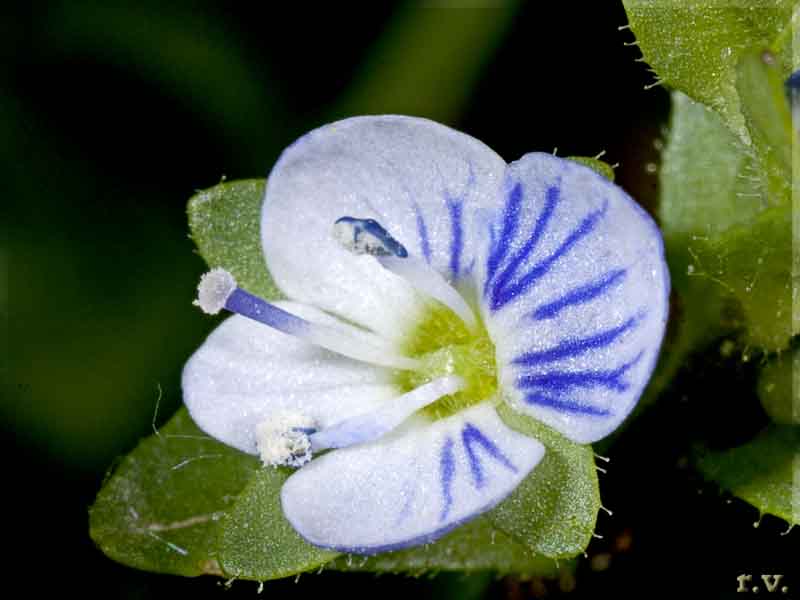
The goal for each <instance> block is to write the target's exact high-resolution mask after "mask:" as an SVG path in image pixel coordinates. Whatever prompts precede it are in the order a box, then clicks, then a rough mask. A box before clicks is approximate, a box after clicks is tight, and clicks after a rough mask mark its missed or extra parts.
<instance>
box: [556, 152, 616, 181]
mask: <svg viewBox="0 0 800 600" xmlns="http://www.w3.org/2000/svg"><path fill="white" fill-rule="evenodd" d="M567 160H571V161H572V162H576V163H578V164H580V165H583V166H584V167H589V168H590V169H591V170H592V171H595V172H596V173H599V174H600V175H602V176H603V177H605V178H606V179H608V180H609V181H614V169H613V168H612V167H611V165H609V164H608V163H607V162H603V161H602V160H600V159H599V158H590V157H588V156H568V157H567Z"/></svg>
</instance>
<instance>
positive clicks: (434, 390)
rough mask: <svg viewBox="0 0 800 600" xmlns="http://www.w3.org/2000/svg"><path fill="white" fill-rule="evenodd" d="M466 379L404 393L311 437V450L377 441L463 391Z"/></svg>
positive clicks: (447, 378)
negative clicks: (441, 401) (431, 405)
mask: <svg viewBox="0 0 800 600" xmlns="http://www.w3.org/2000/svg"><path fill="white" fill-rule="evenodd" d="M463 387H464V380H463V379H461V377H458V376H457V375H447V376H445V377H440V378H439V379H434V380H433V381H431V382H429V383H426V384H425V385H421V386H419V387H418V388H416V389H414V390H412V391H410V392H408V393H407V394H403V395H402V396H399V397H397V398H393V399H392V400H391V401H389V402H387V403H386V404H385V405H383V407H382V408H379V409H378V410H375V411H373V412H371V413H367V414H364V415H359V416H357V417H352V418H350V419H345V420H344V421H341V422H339V423H336V424H335V425H332V426H331V427H328V428H326V429H323V430H322V431H318V432H316V433H313V434H311V436H310V440H311V449H312V450H313V451H315V452H317V451H319V450H324V449H326V448H344V447H347V446H352V445H354V444H363V443H364V442H369V441H372V440H376V439H378V438H380V437H382V436H384V435H386V434H387V433H389V432H390V431H391V430H393V429H394V428H396V427H397V426H398V425H400V424H401V423H402V422H403V421H405V420H406V419H408V417H410V416H411V415H412V414H414V413H415V412H417V411H418V410H419V409H421V408H424V407H426V406H428V405H430V404H432V403H434V402H436V401H437V400H438V399H439V398H441V397H442V396H447V395H449V394H455V393H456V392H458V391H459V390H461V389H463Z"/></svg>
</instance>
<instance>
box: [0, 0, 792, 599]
mask: <svg viewBox="0 0 800 600" xmlns="http://www.w3.org/2000/svg"><path fill="white" fill-rule="evenodd" d="M275 4H277V3H275ZM337 4H338V3H331V5H323V3H297V4H296V5H295V6H296V7H295V8H286V7H280V8H277V7H276V6H273V5H272V4H271V3H260V5H259V8H250V7H243V6H236V7H235V8H234V5H233V3H229V4H225V3H210V2H171V3H162V2H154V1H145V2H135V3H134V2H104V3H84V2H64V3H56V2H48V3H30V4H27V5H25V6H18V7H16V9H13V10H12V11H11V12H10V13H9V14H7V15H6V16H5V18H3V19H2V25H0V34H2V40H3V41H2V42H0V43H2V46H0V47H1V48H2V50H3V52H4V54H5V55H6V58H7V60H5V61H3V62H4V65H5V66H4V67H3V71H2V75H3V79H4V80H5V83H4V85H3V92H2V96H1V97H0V109H1V110H2V114H0V117H2V118H1V119H0V139H2V141H3V144H2V148H3V155H2V161H0V162H2V165H1V166H0V169H2V171H0V174H3V178H2V179H3V183H4V185H3V192H4V193H3V195H4V199H3V202H2V206H3V218H2V224H1V225H0V231H2V240H3V243H2V246H0V269H2V274H3V279H2V280H0V291H2V294H0V309H2V317H3V320H2V321H3V322H2V327H3V328H5V329H6V331H3V332H2V333H3V335H2V339H3V341H4V348H3V352H2V363H0V368H2V371H3V388H2V391H3V396H2V401H0V411H1V412H0V415H1V416H2V432H1V433H2V437H0V444H2V446H0V447H2V449H3V450H4V451H5V452H4V457H5V458H6V460H5V461H4V462H5V465H6V466H7V467H10V469H11V475H12V476H11V478H10V479H7V481H10V482H11V484H10V485H8V487H7V488H6V490H7V491H6V493H5V494H4V497H5V498H4V499H5V500H6V501H10V506H9V508H8V509H7V510H5V511H4V513H5V515H4V516H5V517H6V520H7V522H8V523H9V524H10V528H9V530H10V534H11V535H10V540H11V542H10V543H7V546H8V547H9V548H10V549H11V550H12V552H13V555H14V559H13V562H12V563H11V565H10V566H9V565H6V578H7V580H9V579H17V578H21V575H22V574H23V573H30V574H31V575H30V576H31V577H32V578H26V579H24V580H22V581H21V583H22V585H23V586H25V588H26V590H28V591H27V592H26V593H28V594H30V595H33V596H38V595H43V596H52V595H56V594H59V595H60V594H66V593H67V592H68V591H71V590H74V591H77V592H79V593H81V594H83V595H99V596H103V597H109V598H117V597H119V598H140V597H167V596H168V595H176V594H178V595H183V594H186V595H189V594H191V595H192V596H193V597H212V596H213V597H219V596H223V595H224V597H227V598H232V597H240V596H241V597H252V595H253V594H254V593H255V585H254V584H251V583H246V582H239V583H236V584H234V585H233V586H232V589H231V590H228V591H225V590H223V589H222V588H220V587H219V584H218V582H217V581H216V580H213V579H210V578H203V579H197V580H188V579H183V578H179V577H172V576H163V575H156V574H149V573H142V572H138V571H135V570H132V569H128V568H126V567H123V566H120V565H117V564H115V563H113V562H112V561H111V560H110V559H107V558H106V557H105V556H103V555H102V554H101V553H100V552H99V551H98V550H97V549H96V548H95V547H94V546H93V544H92V542H91V540H90V539H89V536H88V521H87V510H88V507H89V505H90V504H91V502H92V500H93V498H94V495H95V493H96V492H97V490H98V489H99V487H100V484H101V482H102V479H103V474H104V473H105V471H106V469H107V468H108V466H109V465H110V464H111V463H112V462H113V460H114V459H115V457H117V456H119V455H121V454H124V453H125V452H127V451H129V450H130V449H132V448H133V446H134V445H135V444H136V442H137V440H138V439H139V438H140V437H142V436H145V435H147V434H148V433H150V427H151V419H152V415H153V409H154V407H155V402H156V398H157V396H158V388H159V386H160V388H161V389H162V390H163V393H164V396H163V399H162V401H161V412H160V414H159V415H158V417H157V421H158V423H162V422H163V421H164V420H166V419H167V418H168V416H169V415H170V414H171V413H172V412H174V410H175V409H176V408H177V407H178V406H179V404H180V390H179V383H178V382H179V374H180V370H181V367H182V364H183V362H184V361H185V360H186V358H187V357H188V356H189V354H190V353H191V352H192V350H193V349H194V348H195V347H197V346H198V344H199V343H200V342H201V341H202V339H203V338H204V336H205V335H206V333H207V332H208V331H209V329H210V327H211V325H212V323H211V322H209V320H207V319H205V318H203V316H202V315H201V314H200V312H199V311H197V310H194V309H193V308H192V306H191V304H190V302H191V300H192V298H193V296H194V287H195V285H196V282H197V280H198V277H199V275H200V273H201V272H202V271H203V263H202V260H201V259H200V258H199V257H198V256H197V255H196V254H195V253H194V252H193V246H192V243H191V241H190V240H189V239H188V237H187V235H188V233H187V223H186V215H185V204H186V201H187V199H188V198H189V197H190V196H191V195H192V194H193V193H194V191H195V190H198V189H202V188H205V187H208V186H211V185H213V184H215V183H217V182H218V181H220V179H221V178H223V177H227V178H228V179H236V178H247V177H264V176H266V174H267V173H268V171H269V169H270V167H271V165H272V163H273V162H274V160H275V158H276V157H277V155H278V153H279V152H280V150H281V149H282V148H283V147H285V146H286V145H288V144H289V143H290V142H292V141H293V140H294V139H295V138H296V137H298V136H299V135H301V134H302V133H304V132H306V131H308V130H309V129H311V128H313V127H315V126H317V125H321V124H323V123H326V122H329V121H332V120H335V119H337V118H340V117H344V116H349V115H352V114H363V113H407V114H416V115H419V116H427V117H431V118H434V119H436V120H439V121H442V122H445V123H446V124H448V125H451V126H453V127H455V128H457V129H460V130H462V131H465V132H467V133H469V134H471V135H473V136H474V137H476V138H478V139H480V140H482V141H483V142H485V143H486V144H488V145H489V146H490V147H492V148H494V149H495V150H496V151H497V152H499V153H500V155H501V156H503V157H504V158H506V159H507V160H514V159H516V158H518V157H519V156H520V155H522V154H523V153H525V152H528V151H533V150H539V151H553V149H554V148H556V147H557V148H558V154H559V155H561V156H567V155H588V156H592V155H595V154H597V153H598V152H600V151H601V150H605V151H607V154H606V156H605V157H604V159H605V160H607V161H608V162H610V163H612V164H613V163H619V167H618V168H617V170H616V174H617V181H618V182H619V183H620V184H621V185H622V186H623V187H625V188H626V189H628V191H629V192H631V193H632V194H633V195H634V196H635V197H637V198H638V199H640V201H641V202H642V203H643V204H644V205H645V206H647V207H648V208H649V209H651V210H653V209H654V208H655V206H656V202H657V189H656V183H657V174H654V173H653V172H652V171H653V170H654V168H653V167H654V165H655V164H657V161H658V151H657V148H658V145H659V140H660V138H661V137H662V136H663V132H664V128H665V127H666V125H667V118H668V110H669V97H668V94H667V92H666V91H665V90H663V89H662V88H654V89H650V90H645V89H644V87H645V85H647V84H649V83H650V82H651V81H652V80H653V76H652V75H651V74H650V73H648V72H647V66H646V65H645V64H643V63H640V62H635V61H634V59H636V58H638V57H639V51H638V50H637V49H636V48H635V47H626V46H624V45H623V43H624V42H630V41H631V40H632V39H633V38H632V35H631V34H630V32H628V31H625V30H621V31H620V30H618V27H619V26H621V25H624V24H625V23H626V18H625V14H624V11H623V9H622V7H621V4H619V3H617V2H571V3H569V2H566V3H558V4H557V6H556V3H547V9H546V10H545V9H543V8H542V6H543V4H544V3H539V2H518V3H512V2H511V1H510V0H509V1H506V2H503V1H501V0H498V1H497V2H493V3H492V2H483V3H481V6H483V8H480V9H475V8H456V6H463V5H464V4H467V3H461V4H457V3H454V2H451V3H450V4H448V5H446V6H450V7H451V8H447V9H443V8H441V7H442V6H443V4H441V3H439V5H438V6H439V8H427V7H429V6H430V5H427V4H424V3H422V2H401V3H396V2H376V3H362V4H348V3H342V5H341V6H338V5H337ZM470 4H472V5H475V3H474V2H473V3H470ZM425 11H427V13H426V12H425ZM476 11H478V12H476ZM421 13H425V14H422V15H421ZM420 15H421V16H420ZM476 15H477V19H478V20H480V21H483V22H484V23H485V24H486V26H485V29H486V30H493V31H496V36H494V37H492V36H488V37H486V36H483V37H481V35H478V37H477V38H475V39H476V40H477V41H475V42H470V41H469V40H470V39H472V38H471V37H470V36H473V35H474V32H473V33H470V32H471V31H473V30H474V29H475V26H474V22H475V20H476ZM418 23H425V24H426V25H425V27H422V26H416V25H415V24H418ZM462 23H463V28H462V27H461V24H462ZM503 23H505V25H503ZM470 28H471V29H470ZM464 39H467V40H468V41H467V43H466V44H465V42H464ZM454 47H455V48H462V49H463V48H466V50H461V51H459V52H456V53H454V56H453V57H451V58H450V61H449V63H448V64H449V65H450V66H449V67H448V68H447V69H443V70H442V71H441V73H438V74H437V73H434V74H433V76H428V77H427V78H425V77H422V76H420V77H419V80H418V81H417V80H415V79H414V77H415V74H417V73H419V72H423V71H424V69H425V63H426V62H428V61H429V60H433V58H435V57H437V56H440V55H442V53H444V54H447V52H450V51H451V50H449V49H452V48H454ZM406 81H408V85H406V83H405V82H406ZM3 286H5V289H3ZM712 372H713V373H716V374H717V375H716V376H714V378H712V377H711V376H707V374H708V373H712ZM752 395H753V388H752V373H750V372H749V371H748V370H747V369H745V370H742V369H741V368H739V367H737V368H732V367H729V366H728V365H725V364H720V363H719V362H718V360H717V359H711V360H709V359H705V361H700V360H697V361H695V362H694V363H693V364H692V365H688V366H687V369H685V370H684V372H683V374H682V375H681V377H680V378H679V380H678V381H677V383H676V384H675V385H674V386H673V387H672V388H671V389H670V390H669V391H668V392H667V393H666V394H665V395H664V396H663V397H662V398H661V400H660V402H659V403H658V404H657V405H656V406H655V407H654V408H652V409H650V410H649V411H648V412H647V413H646V414H645V415H644V417H643V418H641V419H640V420H639V421H637V422H636V423H635V425H634V426H632V427H630V428H629V429H628V430H627V431H626V432H625V435H623V436H620V437H619V440H618V441H617V442H616V443H615V444H614V445H613V446H612V447H611V448H610V449H609V450H608V451H607V454H609V455H610V456H611V458H612V462H611V465H610V466H609V473H608V474H607V475H601V492H602V494H603V499H604V504H605V505H606V506H608V507H609V508H611V509H612V510H613V511H614V515H613V516H608V515H606V514H605V513H601V514H600V516H599V522H598V532H599V533H600V534H602V535H603V536H604V538H603V539H596V540H594V541H593V542H592V544H591V546H590V547H589V550H588V554H589V559H588V560H585V559H582V560H581V561H580V562H579V565H578V569H577V574H576V580H575V584H576V587H575V590H574V591H573V592H572V593H571V594H569V597H573V598H597V597H637V598H639V597H651V596H661V595H666V596H671V597H674V596H676V595H680V596H681V597H697V598H709V597H711V598H717V597H719V598H733V597H736V596H737V595H735V594H734V591H735V589H736V580H735V577H736V575H738V574H740V573H752V574H753V575H754V578H758V575H759V574H760V573H769V574H772V573H785V574H786V575H787V577H788V579H787V580H786V583H787V584H788V585H790V587H793V590H792V591H793V592H794V595H796V596H797V597H800V570H798V569H796V567H797V562H798V561H797V539H798V533H797V532H796V531H795V532H792V533H791V534H790V535H787V536H781V535H780V533H781V532H783V531H784V530H785V524H783V523H781V522H779V521H778V520H777V519H772V518H769V517H767V518H765V519H764V521H763V523H761V526H760V527H758V528H754V527H753V523H754V522H755V521H757V519H758V515H757V511H756V510H755V509H753V508H752V507H749V506H748V505H746V504H745V503H743V502H741V501H739V500H736V499H730V498H728V497H727V496H726V495H724V494H721V493H720V492H719V491H718V490H717V489H716V487H715V486H713V485H709V484H706V483H704V482H702V481H701V480H700V479H699V478H698V477H697V476H696V475H695V474H694V472H693V470H692V469H691V468H690V464H689V461H688V458H687V457H688V456H689V451H690V449H691V447H692V444H694V443H696V442H697V441H698V440H704V441H706V442H707V443H710V444H711V445H712V446H715V447H725V446H728V445H733V444H735V443H740V442H741V441H743V440H746V439H747V438H748V436H750V435H751V434H752V433H753V432H754V431H755V430H756V429H757V428H758V426H759V425H760V424H761V423H763V422H764V416H763V414H761V413H760V411H759V410H758V409H757V408H755V409H753V408H751V407H752V406H756V407H757V403H755V402H753V401H752ZM745 407H750V408H745ZM723 409H724V410H723ZM720 415H724V416H722V417H721V416H720ZM721 419H722V420H721ZM7 539H9V536H7ZM792 546H793V548H792ZM598 555H601V558H595V557H597V556H598ZM606 555H607V556H606ZM606 559H610V563H609V566H608V568H607V569H598V567H600V566H602V565H601V564H599V563H601V562H603V561H605V560H606ZM593 567H594V568H593ZM793 568H794V569H796V572H795V573H794V578H793V579H792V569H793ZM480 581H481V579H480V578H478V579H471V580H465V579H463V578H462V577H461V576H453V575H450V576H440V577H438V578H435V579H432V580H430V579H422V580H418V579H411V578H404V577H395V576H381V577H377V578H375V577H373V576H369V575H348V574H336V573H330V574H323V575H322V576H314V575H304V576H303V577H302V578H301V579H300V581H299V583H296V584H295V583H294V581H293V580H292V581H281V582H271V583H267V585H266V589H265V592H264V594H265V597H289V595H294V596H295V597H297V595H298V594H299V595H300V597H304V596H306V595H308V596H311V595H312V594H314V595H325V596H330V595H331V594H332V593H333V591H337V592H341V593H345V594H347V596H348V597H356V598H360V597H370V598H372V597H375V596H377V595H379V594H382V595H385V594H388V593H402V594H406V595H407V594H415V595H416V596H418V597H419V598H426V597H437V598H438V597H444V595H445V594H450V595H451V597H464V598H466V597H467V596H466V594H467V592H468V591H469V590H470V589H473V590H474V589H479V588H480ZM568 584H569V582H564V581H562V582H561V587H570V585H568ZM792 584H794V585H793V586H792ZM471 586H472V587H471ZM459 590H460V591H459ZM545 591H546V592H547V593H548V594H549V596H550V597H553V596H559V595H560V594H561V593H562V592H560V591H559V582H557V581H556V582H546V583H542V582H534V583H533V584H530V583H520V582H517V581H515V580H513V579H506V580H497V581H493V582H492V583H491V584H490V585H489V587H488V589H487V592H486V593H487V594H488V596H487V597H496V598H510V599H516V598H526V597H533V596H534V595H537V594H538V595H541V594H542V593H545ZM792 595H793V594H789V595H788V597H791V596H792ZM782 596H783V597H787V595H785V594H784V595H782Z"/></svg>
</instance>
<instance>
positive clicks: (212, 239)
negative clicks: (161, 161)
mask: <svg viewBox="0 0 800 600" xmlns="http://www.w3.org/2000/svg"><path fill="white" fill-rule="evenodd" d="M265 189H266V181H265V180H263V179H244V180H241V181H231V182H228V183H220V184H219V185H216V186H214V187H212V188H209V189H207V190H203V191H202V192H200V193H198V194H196V195H194V196H192V198H191V199H190V200H189V205H188V207H187V212H188V213H189V227H190V229H191V232H192V239H193V240H194V243H195V244H197V249H198V251H199V252H200V256H202V257H203V258H204V259H205V261H206V263H208V266H209V267H211V268H213V267H224V268H225V269H227V270H228V271H230V272H231V273H233V276H234V277H235V278H236V281H237V282H238V283H239V285H240V286H241V287H242V288H244V289H246V290H247V291H248V292H251V293H253V294H256V295H258V296H261V297H263V298H266V299H272V300H275V299H279V298H283V297H284V296H283V294H282V293H281V291H280V289H279V288H278V286H277V285H275V282H274V281H272V278H271V277H270V274H269V271H268V270H267V265H266V262H265V260H264V253H263V252H262V251H261V238H260V235H259V230H260V227H261V203H262V201H263V199H264V190H265Z"/></svg>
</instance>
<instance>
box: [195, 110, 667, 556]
mask: <svg viewBox="0 0 800 600" xmlns="http://www.w3.org/2000/svg"><path fill="white" fill-rule="evenodd" d="M261 219H262V220H261V236H262V244H263V250H264V255H265V258H266V262H267V266H268V268H269V271H270V273H271V274H272V277H273V278H274V280H275V282H276V283H277V284H278V286H279V287H280V288H281V289H282V290H283V292H284V293H285V294H286V296H287V297H288V298H290V299H291V301H286V302H277V303H275V304H271V303H267V302H265V301H264V300H261V299H259V298H256V297H254V296H252V295H250V294H248V293H247V292H245V291H244V290H242V289H240V288H238V287H237V286H236V283H235V281H234V280H233V278H232V277H231V276H230V275H229V274H228V273H227V272H225V271H222V270H219V269H218V270H214V271H212V272H211V273H209V274H208V275H206V276H205V277H204V279H203V281H202V282H201V285H200V288H199V299H198V304H200V306H201V307H202V308H204V309H205V310H207V311H208V312H212V313H213V312H216V311H218V310H220V309H221V308H223V307H224V308H226V309H227V310H229V311H231V312H236V313H239V315H236V316H233V317H231V318H229V319H228V320H226V321H225V322H224V323H223V324H222V325H220V326H219V328H218V329H217V330H216V331H214V332H213V333H212V334H211V335H210V337H209V338H208V340H207V341H206V342H205V343H204V344H203V346H202V347H201V348H200V349H199V350H198V351H197V352H196V353H195V354H194V356H193V357H192V358H191V359H190V360H189V362H188V364H187V365H186V368H185V370H184V374H183V391H184V398H185V402H186V405H187V407H188V408H189V411H190V413H191V415H192V417H193V418H194V420H195V421H196V422H197V424H198V425H199V426H200V427H201V428H202V429H203V430H205V431H206V432H208V433H209V434H210V435H212V436H214V437H215V438H217V439H219V440H221V441H223V442H225V443H226V444H229V445H231V446H234V447H236V448H238V449H240V450H242V451H244V452H248V453H252V454H260V455H261V458H262V460H263V461H264V463H265V464H273V465H290V466H297V467H300V468H299V469H298V470H297V471H296V472H294V473H293V474H292V475H291V476H290V477H289V478H288V479H287V481H286V482H285V484H284V486H283V488H282V491H281V499H282V506H283V511H284V514H285V516H286V517H287V519H288V520H289V522H290V523H291V524H292V526H293V527H294V528H295V529H296V530H297V531H298V532H299V533H300V535H301V536H302V537H303V538H305V539H306V540H307V541H309V542H310V543H312V544H315V545H317V546H322V547H327V548H332V549H336V550H341V551H348V552H355V553H362V554H372V553H376V552H381V551H386V550H393V549H398V548H404V547H408V546H411V545H415V544H421V543H426V542H430V541H432V540H435V539H437V538H438V537H440V536H441V535H443V534H444V533H446V532H447V531H449V530H451V529H453V528H454V527H456V526H457V525H459V524H461V523H464V522H465V521H467V520H469V519H471V518H473V517H475V516H477V515H479V514H481V513H482V512H484V511H486V510H488V509H490V508H491V507H493V506H495V505H496V504H497V503H498V502H500V501H501V500H502V499H503V498H505V497H506V496H507V495H508V494H509V493H510V492H511V491H512V490H513V489H514V488H515V487H516V486H517V485H518V484H519V483H520V482H521V481H522V480H523V479H524V478H525V477H526V476H527V475H528V473H529V472H530V471H531V470H532V469H533V468H534V467H535V466H536V464H537V463H538V462H539V461H540V460H541V458H542V456H543V454H544V451H545V450H544V447H543V446H542V444H540V443H539V442H538V441H537V440H535V439H533V438H531V437H528V436H526V435H523V434H521V433H519V432H517V431H514V430H512V429H510V428H509V427H507V426H506V425H505V424H504V423H503V421H502V420H501V419H500V417H499V416H498V414H497V412H496V406H497V405H498V404H499V403H503V402H505V403H508V404H509V405H510V406H511V407H513V408H514V409H516V410H517V411H519V412H521V413H524V414H525V415H529V416H531V417H533V418H535V419H538V420H539V421H541V422H543V423H545V424H546V425H549V426H550V427H552V428H554V429H556V430H557V431H559V432H560V433H562V434H563V435H565V436H566V437H568V438H569V439H571V440H573V441H576V442H579V443H589V442H593V441H595V440H598V439H600V438H602V437H604V436H605V435H607V434H608V433H610V432H611V431H613V430H614V429H615V428H616V427H617V426H618V425H619V424H620V422H621V421H622V420H623V419H624V418H625V417H626V415H627V414H628V413H629V412H630V411H631V409H632V408H633V406H634V405H635V403H636V401H637V399H638V398H639V396H640V394H641V392H642V389H643V387H644V386H645V384H646V382H647V380H648V378H649V376H650V373H651V372H652V369H653V367H654V365H655V362H656V358H657V354H658V349H659V346H660V343H661V339H662V337H663V333H664V328H665V323H666V319H667V309H668V288H669V280H668V275H667V269H666V266H665V262H664V255H663V247H662V240H661V236H660V234H659V231H658V229H657V228H656V226H655V224H654V223H653V221H652V220H651V219H650V218H649V217H648V215H647V214H646V213H645V212H644V211H643V210H642V209H641V208H639V206H638V205H637V204H636V203H635V202H634V201H633V200H631V199H630V198H629V197H628V196H627V195H626V194H625V193H624V192H623V191H622V190H621V189H620V188H618V187H617V186H615V185H614V184H612V183H610V182H609V181H607V180H606V179H604V178H603V177H601V176H600V175H598V174H596V173H594V172H593V171H592V170H590V169H588V168H586V167H584V166H581V165H579V164H577V163H574V162H571V161H568V160H563V159H559V158H556V157H554V156H551V155H548V154H539V153H533V154H527V155H525V156H524V157H522V159H520V160H519V161H517V162H515V163H512V164H510V165H509V164H506V163H505V162H504V161H503V160H502V159H501V158H500V157H499V156H498V155H497V154H495V153H494V152H493V151H492V150H490V149H489V148H488V147H486V146H485V145H483V144H482V143H480V142H479V141H477V140H475V139H473V138H471V137H469V136H467V135H464V134H462V133H459V132H456V131H453V130H451V129H449V128H447V127H444V126H442V125H438V124H436V123H433V122H430V121H427V120H423V119H417V118H409V117H400V116H380V117H358V118H352V119H347V120H344V121H340V122H337V123H333V124H330V125H327V126H325V127H322V128H320V129H317V130H315V131H312V132H311V133H309V134H307V135H305V136H304V137H302V138H300V139H299V140H298V141H297V142H295V143H294V144H293V145H291V146H290V147H289V148H288V149H287V150H286V151H285V152H284V153H283V155H282V156H281V158H280V159H279V161H278V163H277V164H276V165H275V167H274V169H273V171H272V173H271V174H270V176H269V180H268V185H267V192H266V196H265V199H264V204H263V211H262V217H261ZM253 319H255V320H257V321H261V323H263V324H266V325H267V326H266V327H265V326H263V325H261V324H258V323H255V322H253ZM315 453H322V454H321V455H317V456H315V457H314V458H313V460H311V456H312V454H315Z"/></svg>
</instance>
